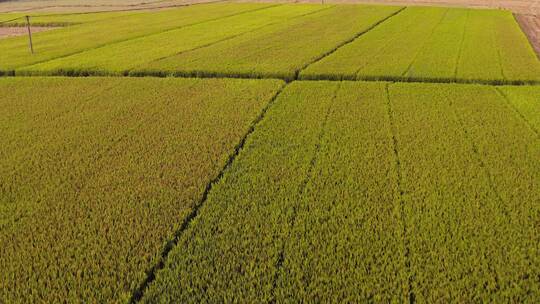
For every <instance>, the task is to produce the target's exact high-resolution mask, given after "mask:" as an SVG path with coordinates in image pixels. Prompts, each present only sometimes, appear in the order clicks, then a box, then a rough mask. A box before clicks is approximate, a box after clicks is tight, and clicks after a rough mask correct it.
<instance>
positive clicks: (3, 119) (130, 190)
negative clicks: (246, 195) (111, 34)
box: [0, 78, 283, 303]
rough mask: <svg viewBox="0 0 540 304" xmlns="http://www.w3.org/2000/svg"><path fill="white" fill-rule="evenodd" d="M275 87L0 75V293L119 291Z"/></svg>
mask: <svg viewBox="0 0 540 304" xmlns="http://www.w3.org/2000/svg"><path fill="white" fill-rule="evenodd" d="M282 86H283V82H282V81H278V80H259V81H253V80H194V79H191V80H185V79H136V78H131V79H120V78H112V79H110V78H97V79H96V78H90V79H65V78H4V79H1V80H0V91H2V95H1V96H0V109H1V110H0V112H1V114H2V115H0V129H1V130H2V137H1V138H0V147H1V148H0V170H1V171H0V231H1V233H0V269H2V271H1V272H0V302H3V303H13V302H19V301H21V302H40V301H45V302H62V301H68V302H79V301H82V302H120V301H126V300H128V299H129V298H130V297H131V295H132V293H133V292H134V291H135V290H136V289H137V288H138V287H139V285H140V284H141V282H142V281H143V280H144V279H145V278H146V277H147V271H149V270H150V269H151V267H152V266H153V265H155V264H156V263H157V262H158V261H159V260H160V259H161V256H160V253H161V252H162V250H163V247H165V246H166V245H167V242H168V241H169V240H170V239H171V238H172V236H173V234H174V231H177V230H178V229H179V228H180V225H181V223H182V221H183V220H184V219H185V218H186V217H187V216H189V214H190V213H191V212H192V209H193V208H194V207H195V205H196V204H198V203H199V202H200V201H201V199H202V197H203V194H204V193H205V191H206V190H205V189H207V185H208V183H209V182H210V181H211V180H213V179H215V178H217V177H218V176H219V174H220V171H221V170H222V168H223V167H224V166H225V165H226V164H227V163H228V162H229V161H230V157H231V155H234V154H235V147H237V145H238V143H239V142H241V139H242V138H244V137H245V134H246V133H248V132H249V130H250V129H251V128H252V124H253V122H254V121H255V120H256V119H257V117H259V115H260V113H261V111H262V110H263V109H264V108H265V107H266V106H267V104H268V102H269V100H270V99H271V98H272V96H274V95H275V94H276V92H277V91H278V90H279V89H280V88H281V87H282ZM82 93H84V95H83V94H82Z"/></svg>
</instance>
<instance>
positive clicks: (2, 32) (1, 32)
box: [0, 26, 57, 39]
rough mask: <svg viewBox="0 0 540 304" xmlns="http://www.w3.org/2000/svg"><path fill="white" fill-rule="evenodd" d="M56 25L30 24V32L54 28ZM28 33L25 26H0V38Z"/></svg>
mask: <svg viewBox="0 0 540 304" xmlns="http://www.w3.org/2000/svg"><path fill="white" fill-rule="evenodd" d="M56 28H57V27H43V26H32V28H31V29H32V33H37V32H43V31H50V30H54V29H56ZM23 35H28V30H27V29H26V27H0V39H3V38H8V37H14V36H23Z"/></svg>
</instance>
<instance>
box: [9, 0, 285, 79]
mask: <svg viewBox="0 0 540 304" xmlns="http://www.w3.org/2000/svg"><path fill="white" fill-rule="evenodd" d="M282 5H283V4H275V5H269V6H265V7H259V8H256V9H252V10H247V11H243V12H237V13H234V14H231V15H225V16H221V17H216V18H213V19H208V20H204V21H198V22H194V23H190V24H185V25H182V26H178V27H174V28H170V29H166V30H162V31H158V32H155V33H149V34H145V35H140V36H136V37H131V38H127V39H120V40H117V41H112V42H109V43H105V44H101V45H98V46H94V47H90V48H87V49H84V50H79V51H76V52H73V53H70V54H64V55H60V56H57V57H54V58H49V59H45V60H41V61H38V62H34V63H32V64H28V65H22V66H20V67H17V68H14V69H13V70H12V71H13V72H14V73H15V71H16V70H17V69H20V68H29V67H32V66H34V65H38V64H41V63H45V62H49V61H53V60H58V59H62V58H66V57H69V56H73V55H78V54H81V53H84V52H88V51H92V50H96V49H100V48H103V47H107V46H110V45H114V44H118V43H123V42H127V41H131V40H136V39H141V38H146V37H150V36H153V35H160V34H163V33H167V32H170V31H175V30H179V29H183V28H186V27H190V26H195V25H199V24H203V23H206V22H212V21H217V20H220V19H226V18H230V17H235V16H239V15H242V14H247V13H252V12H256V11H259V10H264V9H268V8H272V7H277V6H282ZM105 20H111V19H105ZM79 25H82V26H84V25H85V24H79ZM12 71H3V72H7V73H9V72H12ZM1 73H2V72H0V74H1Z"/></svg>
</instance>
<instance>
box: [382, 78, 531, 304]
mask: <svg viewBox="0 0 540 304" xmlns="http://www.w3.org/2000/svg"><path fill="white" fill-rule="evenodd" d="M390 100H391V101H392V117H393V120H394V124H395V130H396V131H395V134H396V135H395V138H396V142H397V149H398V153H397V154H398V156H399V160H400V168H401V176H402V178H401V188H402V191H403V196H402V198H403V210H404V211H403V214H404V220H405V227H406V236H407V247H408V255H407V260H408V263H409V264H410V267H409V277H410V278H411V279H410V286H411V290H412V291H413V293H414V297H415V299H416V300H417V301H419V302H433V301H440V300H444V301H457V302H468V301H482V302H500V301H502V302H527V301H531V300H532V301H534V299H535V298H538V297H539V296H540V290H539V289H538V285H537V284H536V283H535V280H536V279H535V276H536V275H537V274H538V273H539V269H540V268H539V267H540V259H539V258H538V257H539V254H538V253H539V250H540V247H539V244H540V243H539V241H540V239H539V237H538V236H539V232H540V231H539V227H538V225H536V224H535V223H538V220H539V219H540V213H539V210H540V207H539V206H538V202H539V200H540V192H539V191H538V189H539V187H540V175H539V172H540V171H539V169H540V140H539V138H538V137H537V136H536V134H534V132H532V131H531V130H530V128H528V126H527V124H526V122H525V121H524V120H523V119H521V118H520V117H519V115H517V114H516V113H515V112H514V111H513V110H512V109H511V108H509V107H508V105H507V103H506V102H505V100H504V99H503V98H501V97H500V96H499V95H498V94H497V92H496V91H495V90H494V89H493V88H490V87H481V86H459V85H407V86H405V85H403V84H399V85H392V86H391V87H390Z"/></svg>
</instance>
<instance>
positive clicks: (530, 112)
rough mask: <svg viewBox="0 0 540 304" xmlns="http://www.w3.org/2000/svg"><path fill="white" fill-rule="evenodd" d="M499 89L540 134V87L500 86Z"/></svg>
mask: <svg viewBox="0 0 540 304" xmlns="http://www.w3.org/2000/svg"><path fill="white" fill-rule="evenodd" d="M498 90H499V92H500V93H501V94H502V95H503V97H504V98H505V99H506V100H507V101H508V102H509V103H510V105H511V106H512V107H514V109H515V110H516V111H517V112H518V113H519V115H521V116H522V117H523V119H525V120H526V121H527V122H528V123H529V125H530V126H531V128H532V129H534V130H536V133H537V134H540V102H538V101H539V100H540V87H539V86H515V87H510V86H506V87H499V88H498Z"/></svg>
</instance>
